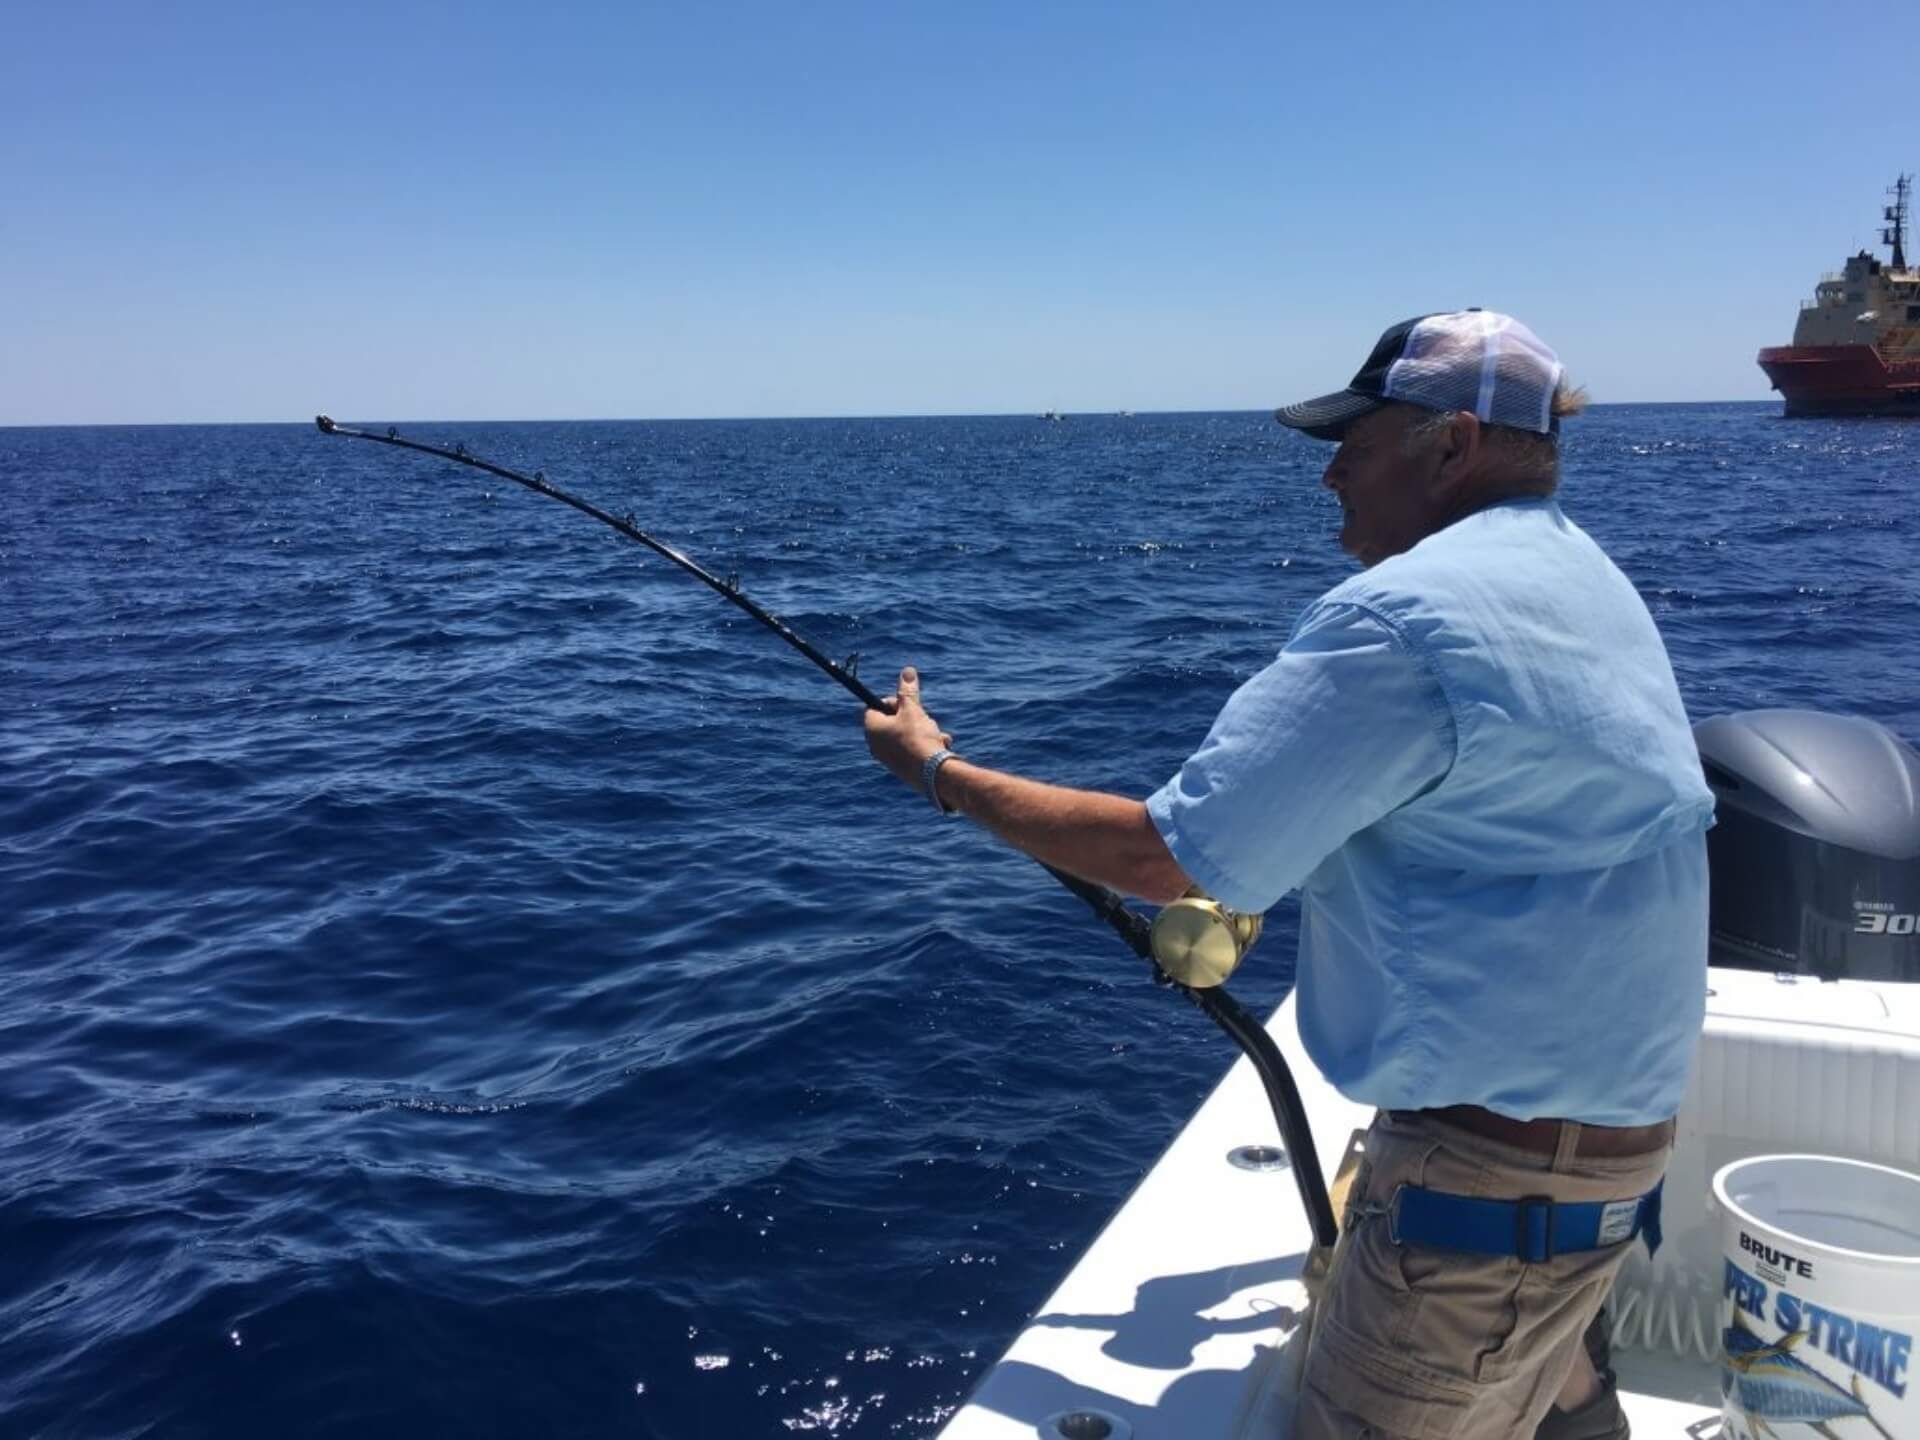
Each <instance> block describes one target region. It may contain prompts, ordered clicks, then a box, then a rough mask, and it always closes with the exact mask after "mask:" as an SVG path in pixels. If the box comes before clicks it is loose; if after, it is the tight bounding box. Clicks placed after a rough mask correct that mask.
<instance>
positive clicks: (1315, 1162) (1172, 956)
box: [313, 415, 1338, 1247]
mask: <svg viewBox="0 0 1920 1440" xmlns="http://www.w3.org/2000/svg"><path fill="white" fill-rule="evenodd" d="M313 423H314V424H315V425H316V426H318V427H319V430H320V433H321V434H322V435H340V436H344V437H345V438H347V439H349V440H371V441H373V442H374V443H375V444H378V445H392V446H396V447H398V448H400V449H402V450H417V451H419V452H420V453H421V454H423V455H433V456H437V457H438V458H439V459H442V460H451V461H453V462H454V463H455V464H457V465H469V466H471V467H473V468H474V469H476V470H484V471H486V472H487V474H489V475H497V476H499V477H500V478H501V479H502V480H511V481H513V483H514V484H516V485H523V486H525V487H526V488H527V489H529V490H532V491H534V492H535V493H536V494H540V495H545V496H547V497H548V498H549V499H552V500H558V501H559V502H560V503H561V504H563V505H571V506H572V507H573V508H574V509H576V510H578V511H580V512H581V513H582V514H584V515H590V516H592V517H593V518H594V519H595V520H598V521H599V522H600V523H601V524H602V525H606V526H608V527H610V528H612V529H614V530H617V531H618V532H619V533H620V534H621V535H624V536H625V537H626V538H627V539H629V540H631V541H633V542H634V543H636V544H639V545H644V546H645V547H646V548H647V549H649V550H651V551H653V553H654V554H656V555H658V556H660V557H661V558H663V559H665V560H669V561H671V562H672V563H673V564H674V565H676V566H678V567H679V568H680V569H682V570H684V571H686V572H687V573H688V574H689V575H691V576H693V577H694V579H696V580H698V581H700V582H701V583H702V584H704V585H706V586H707V587H708V588H709V589H711V590H713V591H714V592H715V593H716V594H718V595H720V596H721V597H723V598H724V599H726V600H728V601H730V602H731V603H733V604H734V605H737V606H738V607H739V608H740V609H742V610H744V611H746V613H747V614H749V615H751V616H752V617H753V618H754V619H755V620H757V621H759V622H760V623H761V624H762V625H764V626H766V627H767V628H768V629H769V630H771V631H773V633H774V634H776V635H778V636H779V637H780V638H781V639H782V640H784V641H786V642H787V644H789V645H791V646H792V647H793V648H794V649H796V650H798V651H799V652H800V653H801V654H802V655H804V656H806V657H807V659H809V660H811V661H812V662H813V663H814V664H815V665H817V666H818V667H819V668H820V669H822V670H824V671H826V672H827V674H828V675H831V676H832V677H833V678H834V679H835V680H837V681H838V682H839V683H840V684H841V685H842V686H843V687H845V689H846V690H847V691H848V692H850V693H851V694H852V695H853V696H854V697H855V698H856V699H858V700H859V701H860V703H861V704H863V705H865V706H866V707H867V708H868V709H869V710H878V711H881V712H882V713H890V710H889V707H888V704H887V702H886V700H885V699H883V698H882V697H881V696H880V695H879V694H878V693H876V692H875V691H874V689H873V688H872V687H871V686H870V685H868V684H867V683H866V682H865V681H864V680H862V679H861V678H860V677H859V675H858V674H857V673H856V672H857V670H858V666H859V661H860V657H859V655H858V653H855V654H852V655H849V656H848V657H847V658H846V659H845V660H844V661H840V660H835V659H833V657H831V656H830V655H827V654H826V653H825V652H823V651H822V650H820V649H819V648H818V647H816V646H815V645H813V644H812V643H811V642H810V641H808V640H807V639H806V638H805V637H804V636H802V635H800V634H798V633H797V632H796V631H795V630H794V629H793V627H792V626H791V625H789V624H787V622H786V621H784V620H782V619H781V618H780V617H779V616H778V615H775V614H774V613H773V612H772V611H771V610H768V609H767V608H766V607H765V606H763V605H761V604H759V603H758V602H756V601H755V600H753V599H752V597H750V596H749V595H747V594H746V593H745V592H744V591H742V590H741V588H740V584H739V582H738V581H737V580H736V579H734V578H733V577H731V576H729V577H727V578H725V579H722V578H721V577H720V576H718V575H715V574H714V573H713V572H712V571H710V570H708V569H706V568H705V567H704V566H702V565H700V564H699V563H698V562H697V561H695V560H693V559H692V558H691V557H689V556H688V555H686V554H684V553H683V552H682V551H680V550H678V549H676V548H675V547H674V546H672V545H669V544H668V543H667V542H666V541H664V540H661V539H658V538H657V537H655V536H652V535H649V534H648V533H647V532H646V531H644V530H642V529H641V528H640V527H639V526H638V525H637V524H636V523H634V516H633V514H632V512H628V514H627V515H626V516H624V517H621V516H616V515H612V514H610V513H608V512H607V511H605V510H602V509H601V508H600V507H599V506H597V505H594V504H592V503H590V502H588V501H586V500H582V499H580V497H579V496H577V495H570V494H568V493H567V492H566V491H565V490H562V489H560V487H559V486H557V485H555V484H553V483H552V482H551V481H549V480H548V479H547V474H546V471H544V470H536V471H534V473H533V474H531V475H523V474H521V473H520V472H519V471H518V470H510V469H508V468H507V467H506V466H504V465H496V464H494V463H493V462H492V461H491V460H483V459H482V458H481V457H480V456H478V455H475V454H473V453H471V452H470V451H469V450H468V449H467V447H466V446H465V445H464V444H461V445H455V446H454V447H453V448H452V449H448V448H446V447H444V446H440V445H429V444H427V443H426V442H425V441H422V440H411V439H408V438H407V437H406V436H404V435H402V434H400V432H399V431H398V430H397V429H395V428H393V427H392V426H389V427H388V428H387V431H386V433H385V434H377V433H375V432H374V431H371V430H356V429H354V428H353V427H351V426H348V425H340V424H337V423H335V422H334V420H332V419H331V418H330V417H328V416H326V415H316V416H314V422H313ZM1038 863H1039V864H1040V867H1041V868H1042V869H1043V870H1045V871H1046V872H1047V873H1048V874H1049V875H1051V876H1053V878H1054V879H1056V880H1058V881H1059V882H1060V883H1061V884H1062V885H1064V886H1065V887H1066V888H1067V889H1069V890H1071V891H1072V892H1073V893H1074V894H1075V895H1077V896H1079V897H1080V899H1081V900H1083V901H1085V902H1086V904H1087V905H1088V907H1089V908H1091V909H1092V911H1093V912H1094V914H1095V915H1097V916H1099V917H1100V919H1102V920H1104V921H1106V923H1107V924H1108V925H1109V926H1110V927H1112V929H1113V931H1114V933H1115V934H1117V935H1118V936H1119V937H1120V939H1121V940H1122V941H1123V942H1124V943H1125V944H1126V946H1127V948H1128V949H1130V950H1132V951H1133V953H1134V954H1135V955H1136V956H1138V957H1139V958H1140V959H1142V960H1145V961H1146V962H1147V963H1148V964H1150V965H1152V966H1153V971H1154V979H1155V980H1156V981H1158V982H1159V983H1160V984H1163V985H1166V986H1169V987H1171V988H1172V989H1175V990H1177V991H1179V992H1180V993H1181V994H1182V995H1184V996H1186V998H1187V999H1188V1000H1190V1001H1192V1002H1193V1003H1194V1004H1195V1005H1196V1006H1198V1007H1199V1008H1200V1010H1202V1011H1203V1012H1204V1013H1205V1014H1206V1015H1207V1017H1208V1018H1209V1019H1211V1020H1212V1021H1213V1022H1214V1023H1215V1024H1216V1025H1218V1026H1219V1027H1220V1028H1221V1029H1222V1030H1224V1031H1226V1033H1227V1035H1228V1036H1229V1037H1230V1038H1231V1039H1232V1040H1233V1042H1234V1043H1235V1044H1236V1045H1238V1046H1239V1047H1240V1050H1241V1051H1242V1053H1244V1054H1245V1055H1246V1057H1247V1059H1248V1060H1249V1061H1251V1062H1252V1064H1253V1068H1254V1071H1255V1072H1256V1073H1257V1074H1258V1075H1259V1077H1260V1083H1261V1085H1262V1086H1263V1087H1264V1089H1265V1090H1266V1094H1267V1102H1268V1104H1269V1105H1271V1106H1272V1108H1273V1118H1274V1120H1275V1122H1276V1123H1277V1124H1278V1125H1279V1127H1280V1134H1281V1137H1282V1138H1283V1140H1284V1141H1285V1145H1286V1153H1287V1156H1288V1158H1289V1160H1290V1161H1291V1165H1292V1169H1293V1178H1294V1183H1295V1184H1296V1185H1297V1186H1298V1187H1299V1191H1300V1203H1301V1205H1302V1207H1303V1208H1304V1209H1305V1210H1306V1213H1307V1218H1308V1220H1309V1221H1310V1222H1311V1223H1312V1226H1313V1236H1314V1241H1315V1243H1316V1244H1318V1245H1321V1246H1323V1247H1325V1246H1331V1245H1332V1244H1333V1242H1334V1239H1335V1236H1336V1233H1337V1228H1338V1227H1337V1226H1336V1224H1335V1221H1334V1217H1333V1206H1332V1203H1331V1202H1330V1201H1329V1200H1328V1198H1327V1183H1326V1178H1325V1175H1324V1174H1323V1172H1322V1171H1321V1168H1320V1157H1319V1154H1318V1152H1316V1151H1315V1150H1314V1148H1313V1134H1312V1130H1311V1128H1310V1127H1309V1126H1308V1123H1307V1112H1306V1107H1305V1106H1304V1105H1303V1104H1302V1103H1301V1101H1300V1090H1299V1087H1298V1086H1297V1085H1295V1084H1294V1079H1293V1072H1292V1071H1291V1070H1289V1069H1288V1068H1287V1062H1286V1060H1285V1058H1284V1057H1283V1056H1282V1055H1281V1054H1280V1048H1279V1046H1277V1045H1275V1044H1274V1042H1273V1037H1272V1036H1271V1035H1269V1034H1268V1033H1267V1031H1266V1028H1265V1027H1264V1026H1262V1025H1261V1024H1260V1023H1259V1022H1258V1021H1256V1020H1255V1019H1254V1018H1253V1016H1251V1015H1250V1014H1248V1013H1247V1011H1246V1009H1245V1008H1244V1007H1243V1006H1242V1005H1241V1004H1240V1003H1239V1002H1238V1001H1237V1000H1235V999H1234V998H1233V997H1232V996H1231V995H1229V994H1227V992H1226V989H1225V988H1224V986H1223V985H1222V983H1221V982H1222V981H1224V980H1225V978H1226V977H1227V975H1228V974H1230V973H1231V972H1232V970H1233V968H1234V967H1235V966H1236V965H1238V964H1239V962H1240V959H1241V958H1242V957H1243V956H1244V955H1245V954H1246V952H1247V949H1248V948H1249V947H1250V946H1251V945H1252V944H1253V942H1254V940H1255V939H1257V938H1258V936H1259V933H1260V920H1259V917H1258V916H1246V915H1237V914H1234V913H1233V912H1231V911H1227V910H1225V909H1224V908H1223V907H1222V906H1221V905H1220V904H1219V903H1218V902H1217V901H1214V900H1212V899H1210V898H1208V897H1206V896H1204V895H1200V894H1198V893H1195V894H1191V895H1189V896H1186V897H1183V898H1181V899H1179V900H1176V901H1174V902H1173V903H1172V904H1171V905H1168V906H1166V907H1164V908H1163V909H1162V910H1161V912H1160V915H1159V917H1158V918H1156V919H1155V920H1154V921H1152V922H1149V921H1148V920H1147V918H1146V917H1145V916H1143V915H1141V914H1139V913H1138V912H1137V911H1134V910H1130V909H1128V908H1127V905H1126V903H1125V902H1124V901H1123V900H1122V899H1121V898H1120V897H1119V896H1118V895H1116V894H1114V893H1113V892H1112V891H1111V890H1108V889H1107V888H1106V887H1105V886H1103V885H1096V884H1094V883H1093V882H1092V881H1090V880H1082V879H1081V878H1080V877H1079V876H1077V875H1070V874H1068V873H1067V872H1066V871H1064V870H1059V869H1056V868H1055V867H1053V866H1052V865H1048V864H1047V863H1046V862H1045V861H1040V862H1038Z"/></svg>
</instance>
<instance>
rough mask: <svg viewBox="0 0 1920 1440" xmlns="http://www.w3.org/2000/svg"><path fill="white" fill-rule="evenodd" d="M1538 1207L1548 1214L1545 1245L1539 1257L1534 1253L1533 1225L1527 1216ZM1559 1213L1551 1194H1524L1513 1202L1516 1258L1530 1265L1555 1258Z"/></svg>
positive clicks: (1543, 1262) (1514, 1251)
mask: <svg viewBox="0 0 1920 1440" xmlns="http://www.w3.org/2000/svg"><path fill="white" fill-rule="evenodd" d="M1536 1209H1541V1210H1544V1211H1546V1216H1547V1223H1546V1232H1547V1233H1546V1240H1545V1247H1544V1249H1543V1250H1542V1253H1541V1254H1540V1255H1539V1256H1537V1257H1536V1256H1535V1255H1534V1253H1533V1232H1532V1227H1531V1226H1529V1225H1528V1223H1527V1217H1528V1216H1529V1215H1531V1214H1532V1213H1533V1212H1534V1210H1536ZM1557 1214H1558V1207H1557V1205H1556V1203H1555V1201H1554V1198H1553V1197H1552V1196H1551V1195H1522V1196H1521V1197H1520V1198H1519V1199H1518V1200H1516V1201H1514V1202H1513V1253H1514V1257H1515V1258H1516V1259H1518V1260H1520V1261H1523V1262H1524V1263H1526V1264H1528V1265H1543V1264H1545V1263H1546V1262H1547V1261H1549V1260H1551V1259H1552V1258H1553V1254H1554V1250H1553V1241H1554V1233H1553V1232H1554V1221H1555V1218H1556V1216H1557Z"/></svg>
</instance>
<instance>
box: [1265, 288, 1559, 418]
mask: <svg viewBox="0 0 1920 1440" xmlns="http://www.w3.org/2000/svg"><path fill="white" fill-rule="evenodd" d="M1562 373H1564V370H1563V367H1562V366H1561V364H1560V357H1559V356H1557V355H1555V354H1554V353H1553V351H1551V350H1549V349H1548V348H1547V347H1546V345H1545V344H1544V343H1543V342H1542V341H1541V339H1540V337H1539V336H1538V335H1536V334H1534V333H1533V332H1532V331H1531V330H1529V329H1528V328H1527V327H1526V326H1524V325H1522V324H1521V323H1520V322H1519V321H1518V320H1515V319H1514V318H1513V317H1512V316H1511V315H1502V314H1500V313H1498V312H1497V311H1493V310H1450V311H1448V312H1447V313H1445V314H1443V315H1420V316H1417V317H1415V318H1414V319H1412V320H1402V321H1401V322H1400V323H1399V324H1398V325H1395V326H1393V327H1391V328H1390V329H1389V330H1388V331H1387V333H1386V334H1384V335H1382V336H1381V337H1380V340H1379V343H1378V344H1376V345H1375V346H1374V347H1373V353H1372V354H1371V355H1369V356H1367V363H1366V364H1364V365H1362V366H1361V367H1360V373H1359V374H1358V375H1355V376H1354V377H1353V380H1352V382H1351V383H1350V384H1348V386H1347V388H1346V389H1344V390H1337V391H1335V392H1334V393H1333V394H1331V395H1322V396H1321V397H1320V398H1319V399H1317V400H1304V401H1302V402H1301V403H1300V404H1298V405H1282V406H1281V407H1280V408H1279V409H1278V410H1276V411H1274V412H1273V418H1274V419H1276V420H1278V421H1279V422H1280V423H1281V424H1282V425H1287V426H1291V427H1292V428H1293V429H1295V430H1301V431H1304V432H1305V433H1307V434H1308V435H1311V436H1313V438H1314V439H1316V440H1338V439H1340V438H1341V437H1342V436H1343V435H1344V434H1345V433H1346V429H1347V426H1349V425H1351V424H1352V423H1353V422H1354V421H1355V420H1358V419H1359V418H1360V417H1361V416H1362V415H1365V414H1368V413H1369V412H1371V411H1374V410H1378V409H1379V408H1380V407H1381V406H1382V405H1385V404H1386V403H1387V402H1388V401H1389V400H1403V401H1405V402H1406V403H1407V404H1409V405H1420V406H1423V407H1425V408H1426V409H1428V410H1440V411H1453V410H1470V411H1472V412H1473V413H1474V414H1475V415H1478V416H1479V417H1480V419H1481V422H1482V423H1484V424H1488V425H1511V426H1512V427H1513V428H1514V429H1516V430H1537V431H1539V432H1540V433H1541V434H1552V433H1554V432H1555V431H1557V430H1558V429H1559V428H1560V422H1559V421H1558V420H1557V419H1555V418H1554V415H1553V392H1554V389H1555V387H1557V386H1558V385H1559V383H1560V376H1561V375H1562Z"/></svg>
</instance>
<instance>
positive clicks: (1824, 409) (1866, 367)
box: [1759, 345, 1920, 416]
mask: <svg viewBox="0 0 1920 1440" xmlns="http://www.w3.org/2000/svg"><path fill="white" fill-rule="evenodd" d="M1759 361H1760V368H1761V369H1762V370H1764V371H1766V372H1767V379H1769V380H1771V381H1772V382H1773V388H1774V389H1776V390H1778V391H1779V392H1780V395H1781V398H1782V399H1784V400H1785V401H1786V402H1787V414H1789V415H1915V416H1920V361H1916V360H1897V361H1895V362H1894V363H1893V364H1891V365H1889V364H1888V363H1887V362H1886V361H1885V360H1883V359H1881V357H1880V352H1879V351H1878V350H1876V349H1874V348H1873V346H1871V345H1775V346H1771V347H1769V348H1768V349H1765V350H1762V351H1761V352H1760V355H1759Z"/></svg>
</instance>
